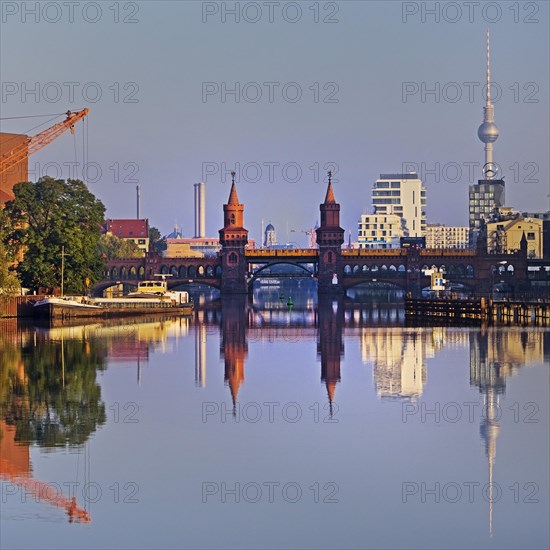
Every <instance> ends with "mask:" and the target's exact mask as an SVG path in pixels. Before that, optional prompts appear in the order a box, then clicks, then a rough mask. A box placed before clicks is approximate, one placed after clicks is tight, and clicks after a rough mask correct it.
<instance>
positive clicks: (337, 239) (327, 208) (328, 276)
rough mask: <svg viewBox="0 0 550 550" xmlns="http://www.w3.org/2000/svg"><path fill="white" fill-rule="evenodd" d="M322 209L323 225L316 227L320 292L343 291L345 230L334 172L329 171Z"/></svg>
mask: <svg viewBox="0 0 550 550" xmlns="http://www.w3.org/2000/svg"><path fill="white" fill-rule="evenodd" d="M320 210H321V225H320V227H318V228H317V229H316V233H317V245H318V246H319V270H318V275H317V277H318V292H319V293H320V294H327V293H343V292H344V290H343V286H342V277H343V269H342V262H341V261H340V256H341V247H342V243H343V242H344V230H343V229H342V228H341V227H340V205H339V204H338V203H337V202H336V199H335V198H334V191H333V189H332V172H329V173H328V187H327V194H326V197H325V201H324V202H323V203H322V204H321V205H320Z"/></svg>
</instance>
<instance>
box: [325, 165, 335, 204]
mask: <svg viewBox="0 0 550 550" xmlns="http://www.w3.org/2000/svg"><path fill="white" fill-rule="evenodd" d="M335 202H336V199H335V198H334V191H333V190H332V171H331V170H329V171H328V187H327V195H326V197H325V204H333V203H335Z"/></svg>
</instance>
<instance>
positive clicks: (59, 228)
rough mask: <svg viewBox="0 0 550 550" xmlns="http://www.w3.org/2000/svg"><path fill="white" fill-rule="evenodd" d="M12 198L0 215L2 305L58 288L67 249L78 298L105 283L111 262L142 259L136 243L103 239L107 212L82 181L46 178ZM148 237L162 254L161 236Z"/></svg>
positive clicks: (68, 279) (68, 274)
mask: <svg viewBox="0 0 550 550" xmlns="http://www.w3.org/2000/svg"><path fill="white" fill-rule="evenodd" d="M13 192H14V195H15V198H14V199H13V200H12V201H9V202H7V203H6V205H5V208H4V210H3V211H0V299H1V298H2V296H3V295H12V294H14V293H16V292H17V291H18V289H19V287H20V286H23V287H26V288H30V289H31V290H37V291H38V290H39V289H41V288H42V289H53V288H56V287H59V286H60V281H61V263H62V262H61V251H62V247H64V251H65V256H64V264H65V266H64V282H65V285H64V286H65V290H66V292H67V293H75V294H83V293H85V292H86V290H87V287H88V286H89V285H91V284H93V283H94V282H96V281H98V280H100V279H101V278H102V273H103V268H104V266H105V262H106V261H107V260H109V259H113V258H128V257H137V256H140V255H142V252H140V251H139V249H138V247H137V245H136V244H135V243H134V242H132V241H130V240H125V239H120V238H118V237H116V236H114V235H102V234H101V226H102V223H103V222H104V218H105V207H104V205H103V203H102V202H101V201H100V200H99V199H97V198H96V197H95V196H94V195H93V193H91V192H90V191H89V190H88V188H87V187H86V184H85V183H84V182H82V181H80V180H71V179H70V180H67V181H64V180H56V179H53V178H51V177H43V178H41V179H40V180H38V181H37V182H36V183H32V182H22V183H18V184H17V185H15V186H14V187H13ZM149 235H150V238H151V243H152V246H153V247H154V248H155V249H157V250H158V247H159V246H161V245H159V243H161V241H160V232H159V231H158V229H156V228H155V227H151V228H150V232H149ZM14 263H16V267H15V270H14V269H13V265H14Z"/></svg>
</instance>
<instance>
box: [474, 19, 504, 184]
mask: <svg viewBox="0 0 550 550" xmlns="http://www.w3.org/2000/svg"><path fill="white" fill-rule="evenodd" d="M489 38H490V37H489V29H487V93H486V97H485V107H483V123H482V124H481V126H480V127H479V128H478V130H477V135H478V137H479V139H480V140H481V141H482V142H483V143H485V165H484V166H483V174H484V176H485V179H488V180H490V179H493V177H494V176H495V175H496V166H495V165H494V164H493V143H494V142H495V141H496V140H497V139H498V135H499V132H498V128H497V125H496V124H495V119H494V111H495V110H494V107H493V104H492V103H491V52H490V44H489Z"/></svg>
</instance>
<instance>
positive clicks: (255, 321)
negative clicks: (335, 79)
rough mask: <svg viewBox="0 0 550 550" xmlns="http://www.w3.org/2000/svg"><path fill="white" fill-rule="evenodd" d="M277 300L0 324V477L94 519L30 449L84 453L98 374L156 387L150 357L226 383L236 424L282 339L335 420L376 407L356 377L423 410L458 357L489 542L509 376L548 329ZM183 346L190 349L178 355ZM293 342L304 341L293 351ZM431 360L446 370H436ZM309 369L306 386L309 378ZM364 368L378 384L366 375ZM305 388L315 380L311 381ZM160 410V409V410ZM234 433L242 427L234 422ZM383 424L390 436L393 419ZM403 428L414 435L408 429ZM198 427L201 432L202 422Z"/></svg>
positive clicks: (390, 308)
mask: <svg viewBox="0 0 550 550" xmlns="http://www.w3.org/2000/svg"><path fill="white" fill-rule="evenodd" d="M280 298H281V296H279V295H276V294H274V295H273V296H270V297H269V299H267V300H265V301H263V302H261V303H259V302H258V301H253V302H252V303H249V302H248V299H247V297H244V296H243V297H234V298H227V299H226V298H224V299H223V300H220V301H219V303H218V304H210V305H208V307H207V308H205V309H201V310H199V311H197V312H196V315H195V317H194V318H193V319H189V318H158V317H152V318H140V319H133V320H124V322H116V321H109V322H102V323H95V324H88V325H77V324H74V325H67V324H64V325H61V326H56V327H49V328H47V327H34V326H17V324H16V323H4V324H2V326H1V327H0V328H1V329H2V331H1V333H0V334H1V335H0V349H1V354H0V478H1V479H2V480H3V481H6V482H9V483H12V484H16V485H17V486H19V487H22V488H24V489H25V490H26V491H28V492H29V493H31V494H36V495H40V500H42V501H46V502H49V503H50V504H52V505H54V506H56V507H61V508H62V509H64V510H65V511H66V513H67V516H68V518H69V521H75V522H76V521H79V522H87V521H89V519H90V514H89V510H87V509H86V507H85V506H83V507H79V505H78V504H77V502H76V499H75V495H74V494H70V493H69V494H67V495H64V494H55V492H53V493H52V491H51V490H50V489H48V487H49V486H48V483H46V482H43V481H41V480H39V479H37V478H36V477H34V475H33V471H32V465H31V449H32V447H37V448H40V449H42V450H45V449H54V450H55V449H59V448H67V447H72V448H77V449H85V448H86V445H87V444H88V442H89V441H90V438H93V435H94V434H95V433H96V432H97V431H98V430H99V431H101V430H104V429H107V430H108V429H109V422H107V420H106V413H105V411H106V407H108V406H109V404H110V403H107V405H106V404H105V403H104V402H103V399H102V391H101V390H102V387H101V385H100V384H99V383H98V375H99V374H100V373H102V372H105V371H106V370H111V369H116V368H118V367H119V366H125V367H128V366H130V367H131V368H134V367H135V369H136V376H135V379H134V380H136V382H137V383H138V384H139V383H141V384H142V388H139V390H140V391H142V390H144V391H147V389H148V385H152V382H153V381H152V380H151V379H150V378H147V377H146V378H143V379H142V375H141V373H142V369H148V368H154V365H155V364H156V363H157V362H156V360H155V357H154V356H155V354H159V355H160V354H162V355H174V356H176V354H178V353H180V354H182V357H185V358H188V364H189V374H190V379H189V380H190V384H189V386H190V388H191V391H192V392H193V393H194V394H197V395H198V394H199V393H201V392H203V393H201V395H207V392H208V391H215V390H216V388H217V387H218V386H221V383H222V382H223V384H224V387H221V388H220V392H222V391H223V392H224V394H225V396H226V397H224V399H225V398H227V400H228V402H229V401H230V402H231V406H232V410H233V416H235V413H236V409H237V407H238V404H239V395H240V393H241V394H242V393H243V388H246V390H249V392H250V393H249V394H250V395H252V396H254V395H262V394H261V393H260V390H259V388H258V386H257V384H258V382H257V380H258V378H257V377H258V376H260V373H259V372H258V371H255V372H253V373H252V374H254V376H252V375H250V377H249V379H248V380H247V378H246V375H245V374H246V368H247V367H248V368H250V367H249V366H248V365H247V364H248V362H249V361H252V359H251V358H253V357H256V359H255V360H256V361H257V356H256V355H254V353H253V350H256V349H260V348H261V349H262V350H264V351H263V352H266V353H270V350H271V349H272V348H271V346H273V345H274V344H277V343H283V344H284V345H285V349H291V350H294V349H296V354H297V355H296V360H297V361H300V362H301V364H303V365H304V367H308V366H312V367H313V368H315V371H314V372H315V375H314V378H313V380H315V381H316V383H317V384H318V383H319V380H320V382H321V383H322V384H323V386H324V388H323V387H322V388H321V391H322V392H323V393H324V392H326V404H327V408H328V409H329V410H330V414H331V415H332V414H333V412H334V413H336V411H337V408H336V404H338V405H339V406H340V409H342V408H343V404H344V402H343V399H344V398H345V399H348V400H352V401H353V400H354V399H355V400H356V401H357V400H358V399H362V400H364V401H365V402H367V401H369V397H368V395H369V394H368V392H366V391H364V389H363V388H360V391H359V392H356V393H351V392H350V391H348V388H353V387H356V386H357V385H358V384H361V383H362V382H361V380H363V381H364V380H366V383H367V384H368V385H370V387H371V388H374V390H375V392H376V396H377V398H375V399H374V401H375V404H376V403H378V402H380V403H383V402H388V401H389V402H390V404H389V405H388V407H389V408H393V409H394V410H395V408H396V407H403V406H410V407H413V406H418V405H419V404H420V403H421V402H422V401H423V400H426V401H427V397H426V395H429V396H430V399H433V395H434V393H433V392H432V393H430V391H429V390H431V389H434V391H435V392H436V393H437V392H438V391H441V390H442V386H437V384H436V385H435V386H434V376H435V378H437V375H438V374H439V376H441V370H442V367H441V365H444V364H445V361H446V360H447V359H445V357H447V358H448V355H447V354H449V353H450V352H452V353H457V354H459V355H460V357H462V358H465V362H464V363H463V364H461V365H459V370H460V374H461V376H462V378H465V379H466V381H467V382H469V386H470V388H471V390H469V391H474V392H476V393H477V392H479V395H480V396H481V399H482V409H483V414H481V415H479V420H478V419H477V418H476V421H475V424H473V427H474V428H475V430H476V433H477V431H478V430H479V431H478V433H479V439H477V442H478V445H479V450H478V456H479V457H480V458H481V457H482V456H483V454H484V455H485V459H486V465H487V474H486V475H487V479H486V481H487V482H489V483H490V484H491V485H489V488H490V492H489V495H488V496H489V498H488V508H489V509H488V528H489V532H490V534H492V533H493V512H494V510H493V508H494V506H493V502H494V501H495V502H496V500H495V498H494V497H495V495H493V492H492V491H493V485H492V484H493V483H495V479H496V478H498V477H499V476H497V475H495V474H496V473H497V471H496V469H495V468H496V466H497V460H496V457H497V440H498V439H499V437H500V438H502V434H501V430H504V432H505V433H506V432H507V431H508V430H509V425H508V426H506V424H504V423H503V422H502V421H501V418H500V413H501V400H502V399H503V397H504V395H505V393H506V386H507V382H508V380H510V379H511V378H512V377H514V376H515V375H517V374H518V373H520V372H522V371H523V372H524V371H525V370H526V368H527V367H529V366H531V365H541V364H548V363H549V362H550V332H549V331H547V330H544V329H537V328H529V329H528V330H525V329H523V328H518V329H514V328H481V329H479V328H452V327H410V326H405V324H404V322H403V319H402V317H401V310H400V308H399V307H398V306H395V305H393V304H391V303H386V304H377V303H363V304H357V303H349V302H348V301H346V300H343V299H333V298H331V297H322V296H321V297H320V298H319V300H318V301H317V299H315V300H313V299H312V297H311V296H307V295H305V296H303V297H299V296H295V297H293V300H292V307H289V305H288V296H285V297H283V298H284V299H280ZM180 340H181V341H182V342H183V343H184V346H182V347H181V348H178V343H179V341H180ZM295 343H299V345H296V346H295V348H292V346H293V345H294V344H295ZM209 344H212V345H214V346H218V344H219V356H218V353H217V348H214V350H213V352H212V346H209ZM249 349H250V357H251V358H249ZM182 350H184V351H182ZM207 352H208V353H209V354H208V353H207ZM355 356H357V359H356V362H354V360H353V358H354V357H355ZM350 358H351V359H350ZM468 358H469V366H468ZM218 359H221V364H219V363H218ZM174 363H176V362H175V361H174ZM178 364H185V363H178ZM431 364H437V365H439V366H438V367H437V368H436V369H435V371H434V370H432V371H430V372H431V374H430V373H429V372H428V371H429V369H430V368H431V369H433V368H434V367H433V366H429V365H431ZM193 371H194V372H193ZM146 372H147V371H146ZM251 372H252V371H251ZM303 372H304V373H305V374H304V376H305V377H306V378H307V372H306V370H304V371H303ZM365 372H367V373H369V376H370V374H372V378H368V377H367V378H365V377H364V376H363V373H365ZM434 372H435V374H434ZM266 374H267V373H266ZM447 374H449V373H447ZM300 376H302V375H301V374H300V375H298V374H297V378H296V380H295V381H294V382H293V383H295V384H297V385H300V384H302V385H303V384H305V382H304V381H303V380H302V379H301V378H300ZM132 377H133V375H132ZM255 377H256V378H255ZM362 377H363V378H362ZM306 378H304V380H305V379H306ZM193 380H194V383H195V386H196V387H193ZM254 380H256V382H255V381H254ZM307 380H308V384H311V378H307ZM157 382H158V380H157ZM167 382H168V384H170V383H171V381H170V380H168V381H167ZM363 383H364V382H363ZM430 384H431V385H430ZM104 389H105V387H104ZM278 389H280V387H279V388H278ZM304 389H305V387H304ZM216 391H217V390H216ZM208 395H209V396H211V395H212V394H208ZM216 395H217V394H216ZM262 396H263V395H262ZM283 397H284V395H283ZM466 400H468V399H467V398H466ZM371 401H372V400H371ZM350 404H351V403H350ZM432 404H433V402H432ZM353 405H356V403H353ZM158 406H159V407H160V408H161V409H162V407H163V406H164V404H163V403H159V404H158ZM386 411H387V409H386ZM370 412H371V413H372V408H371V409H370ZM527 412H528V411H527ZM522 414H525V413H522ZM336 418H338V416H336ZM348 420H349V417H348ZM351 422H353V423H354V425H355V424H356V425H357V427H359V428H361V427H364V426H367V425H368V424H369V423H370V422H382V423H383V422H385V421H384V420H380V418H379V417H378V418H377V419H375V420H373V418H370V417H367V416H364V417H360V418H359V417H357V418H354V419H353V420H351ZM230 424H231V425H233V420H231V419H230ZM335 426H338V425H335ZM235 427H236V429H237V430H238V429H239V427H238V426H237V423H235ZM383 427H385V428H388V427H390V428H391V423H388V424H384V425H383ZM403 427H404V428H405V430H409V431H411V432H412V431H413V430H414V428H413V427H411V424H408V425H407V424H405V425H404V426H401V428H403ZM199 428H200V430H199V431H201V432H202V430H203V428H204V426H202V427H201V426H199ZM394 428H395V426H394ZM224 429H225V425H224ZM338 429H343V428H340V427H337V428H335V430H338ZM204 433H206V434H208V433H209V432H208V431H207V430H204ZM236 433H237V432H236ZM335 433H336V431H335ZM204 437H206V436H204ZM435 437H436V436H435V433H434V438H435ZM475 437H476V438H478V436H477V435H476V436H475ZM499 446H502V444H501V443H500V442H499ZM483 449H484V450H483ZM82 452H85V451H84V450H82ZM501 453H502V451H501ZM507 454H508V455H509V452H508V453H507ZM504 458H506V457H502V456H501V457H500V458H499V461H504ZM508 458H509V457H508ZM167 475H170V474H169V473H168V474H167ZM500 477H501V478H502V477H503V476H502V474H501V475H500ZM480 481H481V480H480ZM501 481H502V482H503V480H502V479H501ZM503 485H504V482H503ZM81 505H82V503H81Z"/></svg>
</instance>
